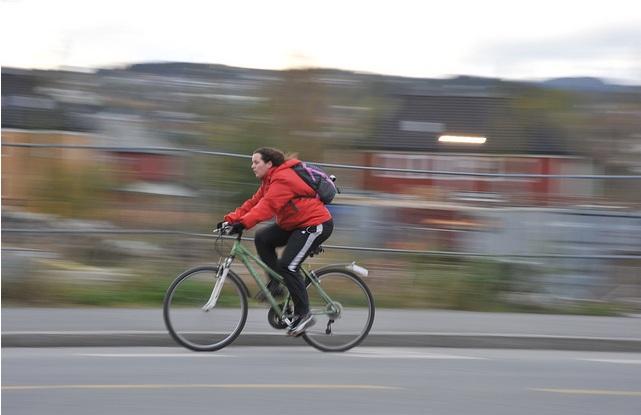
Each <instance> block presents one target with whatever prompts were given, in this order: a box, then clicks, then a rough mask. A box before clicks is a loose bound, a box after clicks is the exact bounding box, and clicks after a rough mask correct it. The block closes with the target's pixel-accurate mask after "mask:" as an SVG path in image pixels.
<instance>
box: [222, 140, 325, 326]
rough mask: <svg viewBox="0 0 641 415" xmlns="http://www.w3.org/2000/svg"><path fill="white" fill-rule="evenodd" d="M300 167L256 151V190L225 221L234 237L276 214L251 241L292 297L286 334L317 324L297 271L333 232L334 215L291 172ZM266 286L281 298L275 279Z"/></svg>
mask: <svg viewBox="0 0 641 415" xmlns="http://www.w3.org/2000/svg"><path fill="white" fill-rule="evenodd" d="M298 163H300V160H297V159H295V158H289V159H286V158H285V155H284V154H283V153H282V152H281V151H280V150H277V149H274V148H268V147H262V148H259V149H257V150H256V151H254V153H253V154H252V166H251V168H252V170H253V171H254V174H255V175H256V178H258V179H259V180H260V181H261V184H260V187H259V188H258V191H257V192H256V193H255V194H254V195H253V196H252V197H251V198H250V199H248V200H247V201H245V202H244V203H243V204H242V205H241V206H240V207H239V208H238V209H236V210H234V211H233V212H230V213H228V214H227V215H225V218H224V219H225V221H226V222H229V223H231V224H232V225H233V227H232V233H237V232H239V231H241V230H242V229H250V228H252V227H254V226H255V225H256V224H257V223H260V222H263V221H266V220H269V219H271V218H273V217H274V216H276V223H274V224H272V225H269V226H267V227H265V228H263V229H261V230H259V231H258V232H256V235H255V238H254V241H255V244H256V251H257V252H258V255H259V256H260V258H261V259H262V260H263V262H264V263H265V264H267V265H268V266H269V267H270V268H271V269H273V270H274V271H276V272H278V273H279V274H280V275H282V276H283V278H284V280H285V284H286V285H287V289H288V290H289V293H290V294H291V296H292V300H293V303H294V314H295V316H294V318H293V319H292V324H291V325H290V326H289V329H288V331H287V333H288V334H289V335H292V336H298V335H300V334H302V333H303V332H304V331H305V330H306V329H307V328H309V327H311V326H313V325H314V323H315V320H314V318H313V317H312V315H311V313H310V311H309V299H308V297H307V290H306V287H305V283H304V281H303V279H302V277H301V276H300V275H299V273H298V270H299V269H300V266H301V264H302V262H303V261H304V260H305V258H307V256H308V255H309V253H310V252H313V251H314V249H316V248H317V247H318V246H319V245H320V244H322V243H323V242H325V241H326V240H327V238H329V236H330V235H331V233H332V230H333V229H334V222H333V220H332V215H331V214H330V212H329V210H328V209H327V208H326V207H325V204H324V203H323V202H322V201H321V200H320V199H319V198H318V197H317V195H316V191H315V190H314V189H312V188H311V187H310V186H309V185H308V184H307V183H305V181H304V180H303V179H302V178H301V177H300V176H298V174H297V173H296V172H295V171H294V170H293V169H292V168H291V167H292V166H295V165H296V164H298ZM222 223H223V222H221V223H219V224H218V226H219V227H221V226H222ZM282 246H285V250H284V251H283V253H282V255H281V257H280V259H279V258H278V257H277V256H276V248H277V247H282ZM267 287H268V288H269V291H270V292H271V293H272V295H274V296H275V297H277V296H282V294H283V292H282V287H281V286H279V284H278V282H277V281H275V280H273V279H270V281H269V283H268V284H267Z"/></svg>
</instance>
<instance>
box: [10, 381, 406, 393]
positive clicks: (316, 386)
mask: <svg viewBox="0 0 641 415" xmlns="http://www.w3.org/2000/svg"><path fill="white" fill-rule="evenodd" d="M199 388H204V389H343V390H344V389H366V390H400V389H403V388H400V387H396V386H384V385H344V384H341V385H339V384H279V383H272V384H261V383H256V384H251V383H246V384H243V383H238V384H224V383H219V384H207V383H194V384H177V385H175V384H174V385H170V384H141V385H11V386H2V390H3V391H19V390H43V389H44V390H47V389H48V390H54V389H199Z"/></svg>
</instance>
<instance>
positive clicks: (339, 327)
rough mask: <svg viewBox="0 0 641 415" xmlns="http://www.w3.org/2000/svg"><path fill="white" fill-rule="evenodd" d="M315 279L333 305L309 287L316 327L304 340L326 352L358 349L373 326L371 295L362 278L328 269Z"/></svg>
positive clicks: (342, 271) (337, 268) (310, 330)
mask: <svg viewBox="0 0 641 415" xmlns="http://www.w3.org/2000/svg"><path fill="white" fill-rule="evenodd" d="M316 277H317V278H318V280H319V282H320V286H321V288H322V289H323V291H325V293H327V295H329V297H330V298H331V299H332V301H333V303H328V302H327V301H325V300H324V299H323V298H322V297H321V295H320V292H319V291H318V290H317V289H316V287H315V286H314V285H313V284H311V283H310V284H309V285H308V286H307V294H308V296H309V305H310V310H311V312H312V314H313V315H314V318H315V319H316V324H315V325H314V326H313V327H311V328H310V329H309V330H307V331H306V332H305V333H304V334H303V335H302V337H303V339H304V340H305V341H306V342H307V343H308V344H309V345H311V346H313V347H315V348H317V349H319V350H322V351H324V352H344V351H345V350H349V349H351V348H352V347H355V346H357V345H358V344H360V343H361V342H362V341H363V340H364V339H365V337H367V335H368V333H369V331H370V329H371V328H372V324H373V323H374V298H373V297H372V293H371V292H370V290H369V288H367V285H365V283H364V282H363V280H362V279H361V278H360V277H359V276H357V275H356V274H354V273H353V272H351V271H349V270H347V269H345V268H339V267H336V268H327V269H324V270H322V271H319V272H317V273H316Z"/></svg>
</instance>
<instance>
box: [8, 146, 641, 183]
mask: <svg viewBox="0 0 641 415" xmlns="http://www.w3.org/2000/svg"><path fill="white" fill-rule="evenodd" d="M2 147H26V148H66V149H86V150H104V151H131V152H145V151H148V152H163V153H188V154H200V155H206V156H222V157H236V158H246V159H250V158H251V156H249V155H246V154H238V153H227V152H222V151H207V150H196V149H187V148H177V147H118V146H90V145H86V146H85V145H72V144H30V143H2ZM310 163H314V164H317V165H319V166H323V167H329V168H335V169H347V170H365V171H382V172H394V173H412V174H433V175H443V176H470V177H511V178H520V179H544V178H548V179H579V180H586V179H587V180H611V179H614V180H627V179H632V180H639V179H641V175H594V174H526V173H522V174H521V173H468V172H454V171H442V170H419V169H395V168H390V167H371V166H357V165H353V164H334V163H317V162H310Z"/></svg>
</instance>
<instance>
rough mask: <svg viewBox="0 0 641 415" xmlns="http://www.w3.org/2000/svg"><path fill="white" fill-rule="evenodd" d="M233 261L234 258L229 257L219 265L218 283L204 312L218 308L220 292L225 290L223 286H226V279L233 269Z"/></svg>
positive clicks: (203, 308)
mask: <svg viewBox="0 0 641 415" xmlns="http://www.w3.org/2000/svg"><path fill="white" fill-rule="evenodd" d="M233 260H234V258H233V257H227V258H226V259H225V260H224V261H223V260H222V259H221V260H220V262H219V263H218V271H217V272H216V283H215V284H214V289H213V290H212V292H211V295H210V296H209V300H208V301H207V303H206V304H205V305H204V306H202V310H203V311H209V310H211V309H212V308H214V307H216V302H217V301H218V297H219V296H220V292H221V291H222V289H223V285H224V284H225V279H226V278H227V274H229V269H230V268H231V263H232V261H233Z"/></svg>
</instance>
